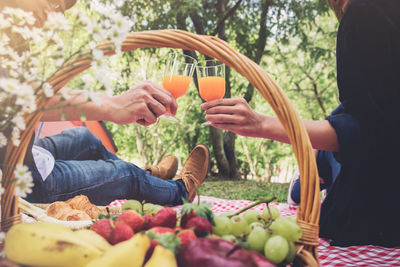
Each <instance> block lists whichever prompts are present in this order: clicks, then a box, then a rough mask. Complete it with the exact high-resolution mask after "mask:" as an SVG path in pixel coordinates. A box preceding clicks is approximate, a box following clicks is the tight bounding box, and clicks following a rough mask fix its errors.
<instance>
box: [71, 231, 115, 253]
mask: <svg viewBox="0 0 400 267" xmlns="http://www.w3.org/2000/svg"><path fill="white" fill-rule="evenodd" d="M74 234H75V235H77V236H78V237H79V238H81V239H83V240H85V241H86V242H88V243H90V244H92V245H93V246H94V247H96V248H98V249H99V250H100V251H101V252H105V251H106V250H108V249H109V248H110V247H111V245H110V243H108V242H107V240H105V239H104V237H102V236H101V235H99V234H97V233H96V232H95V231H92V230H88V229H81V230H78V231H75V232H74Z"/></svg>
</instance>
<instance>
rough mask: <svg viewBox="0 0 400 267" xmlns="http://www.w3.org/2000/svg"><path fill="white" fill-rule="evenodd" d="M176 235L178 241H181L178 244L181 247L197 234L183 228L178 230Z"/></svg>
mask: <svg viewBox="0 0 400 267" xmlns="http://www.w3.org/2000/svg"><path fill="white" fill-rule="evenodd" d="M176 236H177V237H178V238H179V241H180V242H181V246H180V247H181V248H182V247H183V246H184V245H186V244H188V243H190V242H191V241H192V240H195V239H196V238H197V236H196V235H195V233H194V232H193V230H191V229H185V230H183V231H180V232H179V233H178V234H177V235H176Z"/></svg>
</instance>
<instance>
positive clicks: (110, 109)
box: [99, 95, 116, 121]
mask: <svg viewBox="0 0 400 267" xmlns="http://www.w3.org/2000/svg"><path fill="white" fill-rule="evenodd" d="M99 97H100V98H101V104H100V105H99V113H100V114H101V115H100V117H101V118H102V120H104V121H112V114H114V113H115V109H116V108H115V105H113V101H112V98H113V97H112V96H107V95H101V96H99Z"/></svg>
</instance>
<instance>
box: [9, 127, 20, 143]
mask: <svg viewBox="0 0 400 267" xmlns="http://www.w3.org/2000/svg"><path fill="white" fill-rule="evenodd" d="M11 141H12V142H13V144H14V146H19V144H20V143H21V141H20V140H19V129H18V128H14V129H13V130H12V132H11Z"/></svg>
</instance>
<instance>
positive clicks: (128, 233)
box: [110, 223, 134, 245]
mask: <svg viewBox="0 0 400 267" xmlns="http://www.w3.org/2000/svg"><path fill="white" fill-rule="evenodd" d="M133 235H134V232H133V230H132V228H131V227H130V226H129V225H127V224H125V223H119V224H117V225H115V228H114V229H113V230H112V231H111V235H110V243H111V244H112V245H115V244H117V243H119V242H122V241H125V240H128V239H130V238H131V237H132V236H133Z"/></svg>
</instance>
